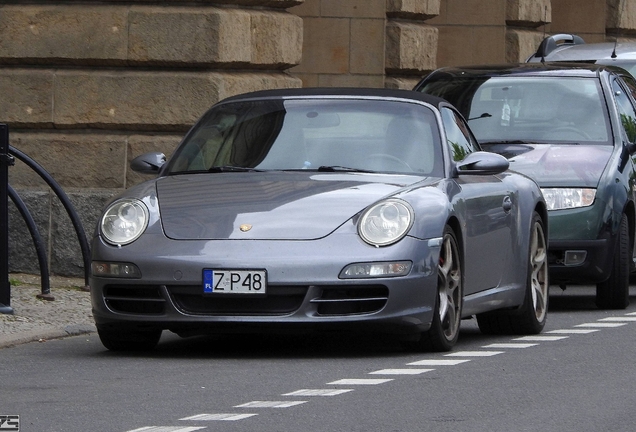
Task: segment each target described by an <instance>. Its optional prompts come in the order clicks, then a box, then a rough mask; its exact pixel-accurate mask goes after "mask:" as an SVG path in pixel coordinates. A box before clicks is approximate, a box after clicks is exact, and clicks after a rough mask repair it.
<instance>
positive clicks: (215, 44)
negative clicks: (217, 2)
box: [129, 8, 251, 65]
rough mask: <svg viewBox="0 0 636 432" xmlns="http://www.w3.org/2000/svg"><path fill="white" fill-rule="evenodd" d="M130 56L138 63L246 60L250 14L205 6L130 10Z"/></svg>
mask: <svg viewBox="0 0 636 432" xmlns="http://www.w3.org/2000/svg"><path fill="white" fill-rule="evenodd" d="M129 18H130V43H129V58H130V60H131V61H132V62H141V63H146V62H150V63H160V64H161V63H194V64H216V63H229V64H239V65H240V64H248V63H249V62H250V59H251V41H250V15H249V13H247V12H243V11H238V10H232V11H230V10H228V9H218V8H206V9H193V8H137V9H135V10H133V11H131V12H130V17H129Z"/></svg>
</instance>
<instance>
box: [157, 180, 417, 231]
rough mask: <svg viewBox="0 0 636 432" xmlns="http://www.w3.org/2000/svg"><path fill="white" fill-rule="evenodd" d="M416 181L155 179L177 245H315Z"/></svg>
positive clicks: (161, 208) (161, 207) (167, 227)
mask: <svg viewBox="0 0 636 432" xmlns="http://www.w3.org/2000/svg"><path fill="white" fill-rule="evenodd" d="M422 180H423V178H422V177H416V176H403V175H402V176H387V175H372V174H364V175H359V174H351V173H328V174H323V173H316V172H313V173H300V172H299V173H295V172H268V173H217V174H192V175H178V176H169V177H164V178H160V179H158V180H157V196H158V201H159V211H160V212H161V219H162V222H163V229H164V232H165V234H166V235H167V236H168V237H169V238H172V239H175V240H195V239H209V240H212V239H242V240H310V239H316V238H320V237H324V236H326V235H328V234H329V233H331V232H333V231H334V230H335V229H337V228H338V227H339V226H341V225H342V224H343V223H345V222H346V221H347V220H349V219H350V218H351V217H352V216H354V215H355V214H356V213H358V212H360V211H361V210H363V209H364V208H365V207H367V206H368V205H370V204H372V203H374V202H376V201H378V200H379V199H381V198H383V197H386V196H390V195H394V194H396V193H398V192H399V191H401V190H402V189H403V188H404V187H405V186H408V185H410V184H412V183H415V182H418V181H422Z"/></svg>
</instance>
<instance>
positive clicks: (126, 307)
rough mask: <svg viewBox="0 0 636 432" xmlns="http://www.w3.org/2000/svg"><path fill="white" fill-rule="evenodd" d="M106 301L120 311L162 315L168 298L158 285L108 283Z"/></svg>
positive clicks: (112, 307)
mask: <svg viewBox="0 0 636 432" xmlns="http://www.w3.org/2000/svg"><path fill="white" fill-rule="evenodd" d="M104 301H105V302H106V305H107V306H108V307H109V308H110V309H111V310H113V311H115V312H120V313H130V314H148V315H160V314H162V313H164V311H165V309H166V300H165V299H164V298H163V296H162V295H161V291H160V290H159V287H158V286H156V285H108V286H106V287H105V288H104Z"/></svg>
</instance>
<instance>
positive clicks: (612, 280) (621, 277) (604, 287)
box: [596, 215, 632, 309]
mask: <svg viewBox="0 0 636 432" xmlns="http://www.w3.org/2000/svg"><path fill="white" fill-rule="evenodd" d="M631 255H632V254H631V248H630V241H629V222H628V221H627V216H626V215H623V216H622V217H621V225H620V228H619V230H618V238H617V239H616V248H615V250H614V261H613V264H612V273H611V274H610V277H609V279H607V280H606V281H605V282H601V283H599V284H597V285H596V305H597V306H598V307H599V308H600V309H625V308H626V307H627V306H629V269H630V261H631Z"/></svg>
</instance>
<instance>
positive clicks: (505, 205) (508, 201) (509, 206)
mask: <svg viewBox="0 0 636 432" xmlns="http://www.w3.org/2000/svg"><path fill="white" fill-rule="evenodd" d="M502 207H503V209H504V211H505V212H506V213H508V212H509V211H510V210H512V200H511V199H510V197H509V196H506V197H505V198H504V199H503V205H502Z"/></svg>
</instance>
